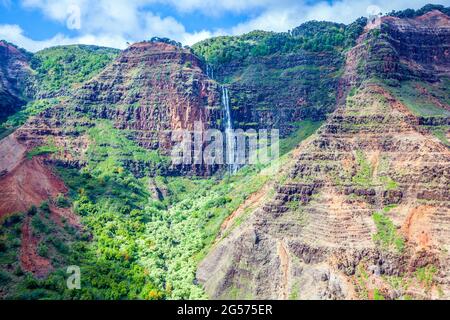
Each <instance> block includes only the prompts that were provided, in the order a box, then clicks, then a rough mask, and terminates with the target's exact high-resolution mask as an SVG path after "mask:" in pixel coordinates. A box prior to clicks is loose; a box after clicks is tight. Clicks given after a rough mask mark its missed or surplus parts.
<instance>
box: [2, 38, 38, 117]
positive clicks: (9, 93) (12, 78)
mask: <svg viewBox="0 0 450 320" xmlns="http://www.w3.org/2000/svg"><path fill="white" fill-rule="evenodd" d="M30 73H31V68H30V66H29V57H28V56H27V53H26V52H25V51H23V50H20V49H18V48H17V47H15V46H14V45H12V44H10V43H8V42H6V41H0V121H4V120H5V119H6V117H8V116H9V115H11V114H13V113H14V112H16V111H17V110H18V109H19V108H20V107H21V106H23V105H24V104H25V101H26V99H27V97H29V95H30V93H29V92H27V90H26V89H27V87H26V83H27V81H28V79H29V77H30Z"/></svg>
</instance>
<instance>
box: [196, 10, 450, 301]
mask: <svg viewBox="0 0 450 320" xmlns="http://www.w3.org/2000/svg"><path fill="white" fill-rule="evenodd" d="M446 19H448V17H447V16H445V15H443V14H442V13H440V12H430V13H428V14H426V15H424V16H421V17H417V18H415V19H399V18H395V19H394V18H390V17H386V18H383V22H382V26H381V32H380V31H379V30H378V29H375V30H369V29H366V31H365V33H364V34H363V35H361V37H360V38H359V39H358V42H357V44H356V46H355V47H354V48H353V49H352V50H351V51H350V52H349V53H348V55H347V64H346V68H345V73H344V75H343V78H342V81H341V83H340V94H341V99H340V101H341V105H340V106H339V107H338V109H337V110H336V111H335V112H334V113H333V115H332V116H331V118H330V119H329V120H328V121H327V123H326V124H325V125H324V126H323V127H322V128H321V129H320V130H319V133H318V135H317V136H316V137H315V138H314V139H312V140H310V141H309V143H308V144H307V145H303V146H302V149H300V154H299V155H298V156H297V157H296V159H295V160H294V161H295V162H296V163H295V165H294V167H293V169H292V170H291V171H290V174H289V177H288V179H280V184H279V186H278V187H277V192H276V193H275V195H274V196H273V198H272V199H270V200H267V201H265V203H264V204H262V205H260V207H259V208H258V209H257V210H254V212H253V214H252V215H250V217H248V218H247V219H246V221H245V222H244V223H242V224H241V225H240V226H239V227H236V228H235V229H234V230H232V231H231V233H230V235H229V236H227V237H225V238H223V239H220V241H219V242H218V243H217V244H216V245H215V247H214V248H213V249H212V250H211V252H210V253H209V254H208V256H207V257H206V258H205V259H204V260H203V261H202V262H201V264H200V265H199V269H198V272H197V277H198V279H199V281H200V282H202V283H203V284H204V287H205V290H206V291H207V293H208V294H209V296H210V297H212V298H260V299H268V298H272V299H287V298H293V299H297V298H300V299H354V298H371V299H372V298H375V299H380V298H389V299H396V298H409V297H413V298H443V297H448V296H449V295H450V283H449V281H448V279H449V270H448V268H447V266H448V260H449V256H448V253H447V252H448V246H449V240H448V239H449V230H450V225H449V221H450V220H449V215H450V209H449V201H450V194H449V189H448V186H449V180H450V176H449V172H448V168H449V167H450V166H449V163H450V151H449V149H448V148H447V147H445V145H444V144H443V143H442V142H441V141H439V140H438V139H437V138H435V137H434V136H433V135H432V134H431V133H430V132H429V131H428V130H425V129H424V128H423V127H422V126H421V118H420V117H418V116H416V115H414V114H413V113H412V112H411V111H410V110H409V108H408V107H407V106H405V105H404V104H403V103H401V101H400V100H399V99H398V98H397V97H395V96H394V95H392V94H391V93H390V91H391V90H393V88H395V87H389V86H386V85H385V84H384V82H383V80H379V79H377V77H378V76H382V75H384V77H383V79H386V78H388V79H396V80H397V81H403V80H405V79H411V77H417V76H418V75H420V76H419V77H421V76H423V77H424V79H427V80H429V81H434V82H436V81H437V82H440V81H445V77H446V76H447V75H448V69H447V66H448V62H449V57H448V55H446V54H445V51H441V47H443V48H445V47H446V46H448V44H449V40H450V39H449V38H448V35H449V33H448V31H449V29H448V24H447V23H445V21H446ZM442 21H444V23H442ZM422 22H423V25H422V24H421V23H422ZM418 24H420V27H418V28H414V26H417V25H418ZM405 26H407V27H405ZM377 30H378V31H377ZM411 34H415V35H414V38H413V37H412V36H411ZM380 35H381V36H380ZM406 38H408V39H409V42H408V41H406V40H401V41H405V44H401V45H400V46H403V45H405V46H414V47H415V50H414V51H413V53H411V52H412V50H410V49H407V48H403V49H402V50H399V51H396V54H395V55H394V56H392V57H394V58H395V59H394V60H392V59H387V58H386V57H385V56H384V54H385V52H386V51H384V50H381V47H390V48H391V47H394V46H395V45H397V46H399V40H397V39H406ZM414 39H418V43H413V41H414ZM389 52H390V51H389ZM389 54H391V53H389ZM437 54H440V55H439V57H437V56H436V55H437ZM380 56H383V57H384V58H382V59H379V57H380ZM395 61H397V62H395ZM400 67H402V68H403V67H405V68H406V69H405V70H406V71H402V72H400V75H401V76H398V77H397V74H398V73H395V72H390V71H393V70H399V69H400ZM430 68H432V70H434V71H433V77H431V76H430V77H428V76H427V75H426V73H427V72H425V70H430ZM438 70H439V72H437V71H438ZM422 71H423V72H422ZM429 74H431V73H429ZM388 83H390V82H388ZM390 84H391V83H390ZM355 86H356V87H355ZM358 87H359V89H357V88H358ZM352 88H354V89H352ZM347 93H349V96H348V97H347V98H345V96H347ZM436 107H437V108H439V106H436ZM441 110H442V108H441ZM444 111H445V110H444ZM267 279H271V281H267Z"/></svg>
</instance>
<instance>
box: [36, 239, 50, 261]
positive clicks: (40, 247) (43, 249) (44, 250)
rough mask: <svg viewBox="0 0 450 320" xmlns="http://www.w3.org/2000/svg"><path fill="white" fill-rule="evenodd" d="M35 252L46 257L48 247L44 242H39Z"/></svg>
mask: <svg viewBox="0 0 450 320" xmlns="http://www.w3.org/2000/svg"><path fill="white" fill-rule="evenodd" d="M37 253H38V255H40V256H41V257H44V258H47V257H48V247H47V245H46V244H45V243H43V242H40V243H39V245H38V248H37Z"/></svg>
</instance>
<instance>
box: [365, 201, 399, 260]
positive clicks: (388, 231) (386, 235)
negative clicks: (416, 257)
mask: <svg viewBox="0 0 450 320" xmlns="http://www.w3.org/2000/svg"><path fill="white" fill-rule="evenodd" d="M383 211H384V213H381V212H376V213H374V214H373V216H372V217H373V221H374V222H375V225H376V227H377V233H376V234H375V235H373V240H374V241H375V242H376V243H377V244H378V245H380V246H381V247H382V248H384V249H388V250H389V249H395V250H396V251H397V252H399V253H401V252H403V250H404V249H405V240H404V239H403V238H402V237H401V236H400V235H398V233H397V228H396V227H395V225H394V223H393V222H392V221H391V220H390V219H389V218H388V217H387V216H386V215H385V213H387V212H388V211H389V208H388V209H386V210H383Z"/></svg>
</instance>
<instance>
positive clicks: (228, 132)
mask: <svg viewBox="0 0 450 320" xmlns="http://www.w3.org/2000/svg"><path fill="white" fill-rule="evenodd" d="M222 104H223V107H224V109H225V114H224V124H225V143H226V148H225V151H226V159H227V162H226V163H228V172H229V173H230V174H233V173H236V171H237V166H236V164H235V163H234V162H235V151H236V150H235V143H234V134H233V126H232V124H231V111H230V98H229V95H228V88H226V87H225V86H222Z"/></svg>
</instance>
